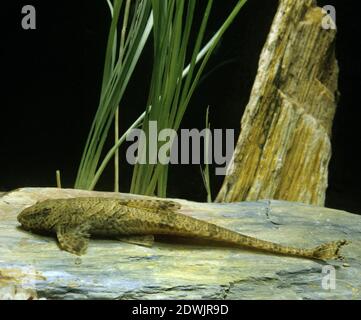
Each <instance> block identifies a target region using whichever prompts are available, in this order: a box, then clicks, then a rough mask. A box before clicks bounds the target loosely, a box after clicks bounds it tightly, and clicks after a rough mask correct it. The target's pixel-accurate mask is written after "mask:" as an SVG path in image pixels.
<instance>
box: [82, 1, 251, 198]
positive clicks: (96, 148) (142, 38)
mask: <svg viewBox="0 0 361 320" xmlns="http://www.w3.org/2000/svg"><path fill="white" fill-rule="evenodd" d="M107 1H108V4H109V7H110V9H111V13H112V23H111V27H110V32H109V37H108V45H107V50H106V58H105V66H104V75H103V83H102V89H101V98H100V103H99V108H98V111H97V113H96V116H95V119H94V122H93V125H92V128H91V131H90V133H89V136H88V140H87V143H86V146H85V149H84V153H83V157H82V160H81V163H80V166H79V170H78V175H77V179H76V183H75V187H76V188H81V189H90V190H91V189H94V187H95V186H96V184H97V182H98V180H99V178H100V177H101V175H102V172H103V170H104V169H105V167H106V166H107V165H108V163H109V162H110V160H111V159H112V158H115V170H114V171H115V190H116V191H117V190H118V184H119V181H118V176H119V172H118V163H119V156H118V149H119V147H120V146H121V144H122V143H123V142H124V141H125V139H126V136H127V134H128V133H129V132H130V130H131V129H133V128H136V127H139V126H142V129H143V130H144V132H147V131H148V130H147V129H148V126H149V121H151V120H154V121H157V124H158V130H162V129H163V128H169V129H173V130H178V128H179V126H180V123H181V121H182V118H183V116H184V113H185V112H186V110H187V107H188V104H189V101H190V99H191V97H192V95H193V93H194V91H195V89H196V87H197V85H198V83H199V80H200V78H201V76H202V73H203V71H204V69H205V66H206V64H207V62H208V60H209V58H210V56H211V54H212V52H213V51H214V49H215V47H216V46H217V43H218V42H219V40H220V39H221V37H222V35H223V34H224V32H225V31H226V30H227V29H228V27H229V26H230V25H231V23H232V22H233V20H234V19H235V17H236V16H237V14H238V12H239V11H240V9H241V8H242V7H243V5H244V4H245V3H246V1H247V0H239V1H238V2H237V4H236V5H235V7H234V8H233V10H232V12H231V13H230V15H229V16H228V18H227V19H226V20H225V22H224V23H223V25H222V26H221V27H220V29H219V30H218V32H216V34H215V35H214V36H213V37H212V38H211V40H209V42H208V43H207V44H206V45H205V46H204V47H203V48H202V44H203V42H204V35H205V30H206V27H207V22H208V18H209V15H210V13H211V9H212V4H213V0H207V5H206V8H205V11H204V13H203V20H202V22H201V25H200V27H199V29H198V30H197V37H196V42H195V45H194V46H193V47H191V41H190V34H191V32H192V33H194V23H193V22H194V21H193V20H194V16H195V12H196V5H197V2H198V1H196V0H192V1H189V0H188V1H186V0H134V1H133V2H135V4H134V7H135V10H134V13H133V14H132V15H131V14H130V11H129V6H130V2H132V1H131V0H127V2H126V3H125V5H124V7H125V8H124V10H123V26H122V32H121V36H120V39H119V40H118V36H117V34H118V31H117V29H118V23H119V17H120V13H121V10H122V7H123V4H124V3H123V2H124V1H122V0H114V2H113V3H111V2H110V0H107ZM128 17H129V18H130V21H131V22H130V25H129V27H128V28H127V23H126V22H127V20H128ZM152 28H153V33H152V34H153V43H154V58H153V73H152V78H151V84H150V92H149V96H148V103H147V107H146V109H145V111H144V112H143V113H142V114H141V115H140V116H139V117H138V119H137V120H136V121H135V122H134V123H133V125H131V127H130V128H128V130H126V132H125V133H124V134H123V135H122V136H121V137H119V130H118V118H119V113H118V111H117V110H118V107H119V104H120V102H121V99H122V97H123V94H124V92H125V90H126V86H127V84H128V82H129V79H130V77H131V75H132V73H133V71H134V68H135V65H136V63H137V61H138V59H139V57H140V55H141V52H142V50H143V48H144V45H145V43H146V41H147V39H148V37H149V35H150V33H151V29H152ZM127 29H128V31H127V32H125V30H127ZM189 55H190V56H191V61H190V63H189V64H188V65H187V61H186V58H187V57H188V56H189ZM197 64H200V65H199V66H198V67H197ZM114 119H115V143H114V146H113V147H112V148H111V149H110V150H109V151H108V152H107V154H106V155H105V157H104V159H103V161H102V162H100V157H101V153H102V151H103V147H104V143H105V141H106V139H107V138H108V135H109V130H110V128H111V125H112V122H113V121H114ZM147 143H149V141H147ZM161 146H162V145H161V144H158V145H157V147H158V148H160V147H161ZM99 163H100V164H99ZM167 181H168V165H163V164H144V165H143V164H136V165H135V167H134V171H133V177H132V183H131V190H130V191H131V192H133V193H139V194H149V195H153V194H156V195H158V196H163V197H164V196H166V190H167Z"/></svg>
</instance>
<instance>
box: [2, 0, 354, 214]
mask: <svg viewBox="0 0 361 320" xmlns="http://www.w3.org/2000/svg"><path fill="white" fill-rule="evenodd" d="M235 2H236V1H233V0H232V1H231V0H227V1H224V0H215V4H214V9H213V14H212V16H211V19H210V23H209V28H208V33H207V38H209V37H210V36H211V35H212V34H213V33H214V32H215V31H216V30H217V28H218V27H219V26H220V24H221V22H222V21H223V19H224V18H225V17H226V16H227V14H228V13H229V12H230V10H231V8H232V7H233V5H234V4H235ZM277 3H278V1H276V0H249V1H248V3H247V4H246V6H245V7H244V8H243V9H242V10H241V13H240V14H239V16H238V17H237V19H236V21H235V23H234V24H233V26H232V27H231V29H230V30H229V31H228V32H227V34H226V35H225V37H224V39H223V40H222V42H221V45H220V46H219V47H218V48H217V50H216V52H215V55H214V56H213V58H212V59H211V61H210V63H209V66H208V68H207V71H206V72H210V71H212V72H211V73H210V74H209V76H208V77H207V78H205V80H204V81H203V82H202V83H201V84H200V86H199V88H198V91H197V92H196V94H195V95H194V97H193V99H192V101H191V104H190V106H189V109H188V112H187V114H186V116H185V118H184V121H183V124H182V126H183V127H184V128H200V129H201V128H203V127H204V123H205V112H206V108H207V106H210V121H211V126H212V128H234V129H235V130H236V134H237V136H238V134H239V127H240V119H241V116H242V113H243V110H244V107H245V105H246V104H247V101H248V98H249V94H250V90H251V86H252V84H253V81H254V77H255V75H256V71H257V64H258V59H259V55H260V52H261V50H262V46H263V44H264V42H265V40H266V37H267V34H268V31H269V28H270V25H271V23H272V19H273V17H274V14H275V11H276V8H277ZM318 3H319V5H321V6H323V5H326V4H331V5H334V6H335V7H336V10H337V25H338V37H337V57H338V60H339V64H340V82H339V89H340V91H341V100H340V103H339V107H338V111H337V114H336V119H335V124H334V130H333V140H332V143H333V157H332V161H331V164H330V176H329V189H328V192H327V206H328V207H333V208H339V209H345V210H349V211H351V212H355V213H361V187H360V182H359V181H360V178H361V173H360V166H359V163H360V157H359V152H358V149H359V146H360V140H361V133H360V125H359V123H360V120H359V119H360V112H359V109H358V108H359V105H360V103H359V100H360V95H359V92H360V88H361V86H360V85H361V83H360V82H361V81H360V76H361V73H360V58H359V56H360V54H359V49H358V45H359V37H360V31H361V30H360V22H359V18H358V14H359V12H358V11H357V9H356V8H355V5H357V3H358V1H356V0H338V1H331V0H328V1H319V2H318ZM27 4H31V5H33V6H35V8H36V10H37V29H36V30H27V31H26V30H23V29H22V28H21V19H22V14H21V8H22V7H23V6H24V5H27ZM0 18H1V40H2V41H1V45H0V46H1V51H0V57H1V62H0V63H1V78H2V82H1V131H0V139H1V144H0V189H2V190H11V189H14V188H17V187H23V186H54V185H55V171H56V170H57V169H60V170H61V172H62V182H63V186H64V187H72V186H73V183H74V181H75V176H76V171H77V167H78V165H79V161H80V157H81V154H82V151H83V147H84V144H85V140H86V137H87V134H88V131H89V128H90V124H91V121H92V119H93V116H94V113H95V110H96V108H97V105H98V100H99V93H100V86H101V78H102V69H103V63H104V51H105V45H106V38H107V32H108V26H109V22H110V15H109V12H108V7H107V5H106V1H105V0H92V1H79V0H72V1H66V0H63V1H50V0H43V1H35V0H29V1H18V0H9V1H2V3H1V17H0ZM200 18H201V16H200V17H198V20H199V19H200ZM224 62H227V63H226V64H224ZM151 66H152V48H151V45H150V44H148V45H147V47H146V48H145V52H144V55H143V56H142V58H141V60H140V63H139V64H138V66H137V68H136V72H135V74H134V77H133V78H132V80H131V82H130V84H129V87H128V91H127V93H126V95H125V97H124V100H123V102H122V108H121V112H120V113H121V131H122V132H123V131H124V130H125V129H126V128H127V127H128V126H129V125H130V124H131V123H132V122H133V121H134V120H135V119H136V117H138V115H139V114H140V113H141V112H142V111H143V110H144V106H145V103H146V99H147V92H148V83H149V78H150V75H151ZM121 154H124V148H123V149H122V153H121ZM213 172H214V171H213V170H212V173H213ZM131 173H132V170H131V168H130V167H129V166H128V165H127V164H126V163H125V162H124V161H123V162H122V165H121V191H124V192H127V191H128V190H129V184H130V178H131ZM221 183H222V178H221V177H214V176H212V187H213V194H214V195H215V194H216V192H217V190H218V189H219V187H220V185H221ZM112 187H113V181H112V169H111V168H108V170H107V171H106V172H105V175H104V176H103V178H102V179H101V181H100V182H99V184H98V186H97V189H98V190H111V189H112ZM168 190H169V193H168V196H170V197H180V198H187V199H191V200H198V201H204V200H205V198H206V195H205V191H204V187H203V183H202V178H201V175H200V170H199V166H196V165H195V166H176V167H172V168H171V169H170V182H169V189H168Z"/></svg>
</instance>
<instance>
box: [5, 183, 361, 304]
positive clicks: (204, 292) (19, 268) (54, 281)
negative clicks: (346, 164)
mask: <svg viewBox="0 0 361 320" xmlns="http://www.w3.org/2000/svg"><path fill="white" fill-rule="evenodd" d="M76 196H104V197H109V196H110V197H117V196H118V197H119V196H122V197H127V196H128V197H136V196H133V195H127V194H121V195H120V194H114V193H102V192H89V191H79V190H66V189H52V188H26V189H20V190H17V191H14V192H12V193H9V194H6V195H5V196H3V197H2V198H0V298H3V299H5V298H21V299H24V298H25V299H26V298H29V297H33V298H47V299H89V298H106V299H167V298H175V299H331V298H332V299H360V298H361V292H360V289H361V264H360V261H361V233H360V230H361V217H360V216H357V215H353V214H350V213H346V212H342V211H337V210H331V209H325V208H319V207H314V206H309V205H303V204H297V203H289V202H280V201H259V202H246V203H234V204H204V203H195V202H188V201H185V200H175V201H178V202H179V203H180V204H181V205H182V212H183V213H184V214H189V215H192V216H195V217H197V218H200V219H205V220H207V221H211V222H214V223H217V224H219V225H223V226H225V227H227V228H230V229H232V230H235V231H238V232H241V233H245V234H249V235H252V236H256V237H260V238H262V239H265V240H270V241H275V242H279V243H283V244H289V245H295V246H300V247H303V246H305V247H308V246H310V247H311V246H314V245H316V244H319V243H320V242H324V241H331V240H335V239H339V238H346V239H349V240H351V241H352V244H351V245H349V246H347V247H346V248H345V249H344V251H343V253H344V255H345V256H346V257H347V261H346V262H347V264H348V265H349V266H346V265H343V264H339V263H335V264H334V267H335V268H336V289H335V290H327V289H323V288H322V279H323V277H324V276H326V274H323V273H322V268H323V267H324V265H323V264H320V263H319V262H315V261H310V260H306V259H298V258H292V257H281V256H274V255H265V254H260V253H255V252H252V251H244V250H240V249H236V248H220V247H211V246H209V245H200V244H198V245H194V244H193V245H191V244H185V243H178V244H174V243H173V244H172V243H164V242H161V243H159V242H158V243H156V244H155V246H154V247H153V248H145V247H140V246H136V245H131V244H126V243H122V242H118V241H112V240H92V241H91V242H90V245H89V249H88V253H87V254H86V255H85V256H82V257H81V258H79V257H76V256H74V255H71V254H69V253H67V252H64V251H60V250H59V248H58V247H57V245H56V241H55V239H54V238H51V237H45V236H39V235H34V234H30V233H27V232H26V231H23V230H21V229H19V228H18V226H19V224H18V222H17V220H16V216H17V214H18V213H19V212H20V211H21V210H22V209H23V208H25V207H27V206H30V205H32V204H34V203H35V202H36V201H39V200H44V199H48V198H70V197H76Z"/></svg>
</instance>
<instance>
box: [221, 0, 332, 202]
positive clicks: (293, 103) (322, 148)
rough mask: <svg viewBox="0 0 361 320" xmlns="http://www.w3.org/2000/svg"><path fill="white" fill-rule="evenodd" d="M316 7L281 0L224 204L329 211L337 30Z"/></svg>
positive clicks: (223, 190) (224, 187) (310, 3)
mask: <svg viewBox="0 0 361 320" xmlns="http://www.w3.org/2000/svg"><path fill="white" fill-rule="evenodd" d="M324 19H325V13H324V12H323V10H322V9H321V8H319V7H317V6H316V4H315V1H313V0H301V1H294V0H281V1H280V5H279V8H278V12H277V14H276V16H275V19H274V22H273V25H272V29H271V31H270V34H269V36H268V39H267V42H266V44H265V46H264V49H263V52H262V55H261V58H260V62H259V69H258V74H257V77H256V80H255V83H254V87H253V89H252V93H251V97H250V101H249V104H248V106H247V108H246V110H245V113H244V116H243V118H242V122H241V134H240V137H239V140H238V142H237V145H236V149H235V153H234V156H233V165H232V166H231V167H230V168H229V172H228V175H227V176H226V177H225V180H224V183H223V185H222V188H221V190H220V192H219V194H218V197H217V201H219V202H234V201H245V200H247V201H250V200H258V199H279V200H288V201H298V202H303V203H307V204H314V205H320V206H322V205H324V202H325V193H326V189H327V181H328V164H329V160H330V158H331V144H330V135H331V130H332V123H333V118H334V115H335V111H336V105H337V97H338V91H337V82H338V64H337V61H336V58H335V49H334V43H335V35H336V31H335V30H333V29H325V28H323V22H325V20H324Z"/></svg>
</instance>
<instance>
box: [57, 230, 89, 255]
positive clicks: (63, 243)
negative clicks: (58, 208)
mask: <svg viewBox="0 0 361 320" xmlns="http://www.w3.org/2000/svg"><path fill="white" fill-rule="evenodd" d="M56 235H57V237H58V241H59V245H60V248H61V249H63V250H65V251H68V252H70V253H73V254H76V255H78V256H80V255H82V254H84V253H85V252H86V250H87V248H88V243H89V237H90V235H89V233H88V228H87V226H84V225H79V226H67V225H64V224H60V225H58V226H57V228H56Z"/></svg>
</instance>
